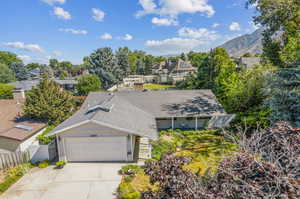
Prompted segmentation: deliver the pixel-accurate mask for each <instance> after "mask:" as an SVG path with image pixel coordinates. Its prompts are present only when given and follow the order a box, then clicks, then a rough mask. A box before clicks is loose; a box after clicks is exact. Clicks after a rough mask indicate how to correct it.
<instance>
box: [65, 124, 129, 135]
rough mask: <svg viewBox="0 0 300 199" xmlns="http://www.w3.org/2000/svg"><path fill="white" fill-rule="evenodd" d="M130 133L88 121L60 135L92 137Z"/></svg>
mask: <svg viewBox="0 0 300 199" xmlns="http://www.w3.org/2000/svg"><path fill="white" fill-rule="evenodd" d="M122 135H126V136H127V135H128V134H127V133H125V132H122V131H118V130H115V129H111V128H108V127H105V126H100V125H98V124H95V123H87V124H84V125H82V126H79V127H76V128H72V129H70V130H67V131H65V132H63V133H60V134H59V136H60V137H90V136H122Z"/></svg>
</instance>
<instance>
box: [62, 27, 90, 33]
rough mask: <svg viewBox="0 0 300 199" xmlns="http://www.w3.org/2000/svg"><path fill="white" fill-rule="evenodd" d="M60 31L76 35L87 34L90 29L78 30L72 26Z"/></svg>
mask: <svg viewBox="0 0 300 199" xmlns="http://www.w3.org/2000/svg"><path fill="white" fill-rule="evenodd" d="M59 31H61V32H67V33H71V34H74V35H86V34H87V33H88V31H86V30H76V29H72V28H60V29H59Z"/></svg>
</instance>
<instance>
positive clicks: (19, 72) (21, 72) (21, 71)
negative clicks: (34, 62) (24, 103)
mask: <svg viewBox="0 0 300 199" xmlns="http://www.w3.org/2000/svg"><path fill="white" fill-rule="evenodd" d="M10 68H11V70H12V71H13V72H14V73H15V75H16V78H17V80H18V81H22V80H28V79H29V78H30V74H29V73H28V70H27V68H26V67H25V65H24V64H23V63H21V62H14V63H12V64H11V66H10Z"/></svg>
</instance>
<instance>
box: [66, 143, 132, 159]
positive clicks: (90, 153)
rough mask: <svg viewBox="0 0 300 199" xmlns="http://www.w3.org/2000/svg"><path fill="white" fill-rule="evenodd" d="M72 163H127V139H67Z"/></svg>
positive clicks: (67, 147) (67, 150) (68, 156)
mask: <svg viewBox="0 0 300 199" xmlns="http://www.w3.org/2000/svg"><path fill="white" fill-rule="evenodd" d="M65 147H66V153H67V160H68V161H71V162H97V161H99V162H101V161H126V160H127V137H84V138H65Z"/></svg>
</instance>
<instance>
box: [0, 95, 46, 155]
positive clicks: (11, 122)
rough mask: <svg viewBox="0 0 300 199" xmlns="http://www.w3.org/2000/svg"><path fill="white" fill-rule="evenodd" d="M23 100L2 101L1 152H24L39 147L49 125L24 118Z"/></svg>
mask: <svg viewBox="0 0 300 199" xmlns="http://www.w3.org/2000/svg"><path fill="white" fill-rule="evenodd" d="M22 102H24V99H23V100H20V99H14V100H0V152H2V153H3V152H24V151H26V150H29V149H30V148H31V147H34V146H38V145H39V143H38V141H37V140H36V137H37V136H38V135H40V134H41V133H42V132H43V130H44V128H45V127H46V125H47V124H45V123H41V122H37V121H33V120H30V119H27V118H25V117H24V116H22V112H23V110H22V106H23V103H22Z"/></svg>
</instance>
